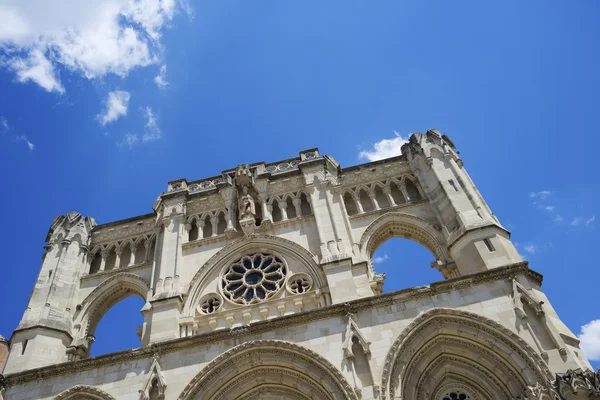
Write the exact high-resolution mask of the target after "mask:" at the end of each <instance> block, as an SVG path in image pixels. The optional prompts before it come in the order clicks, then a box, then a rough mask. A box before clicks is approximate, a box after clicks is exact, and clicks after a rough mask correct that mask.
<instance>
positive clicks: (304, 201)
mask: <svg viewBox="0 0 600 400" xmlns="http://www.w3.org/2000/svg"><path fill="white" fill-rule="evenodd" d="M300 212H301V213H302V216H303V217H305V216H307V215H311V214H312V210H311V209H310V203H309V202H308V198H307V197H306V194H304V193H300Z"/></svg>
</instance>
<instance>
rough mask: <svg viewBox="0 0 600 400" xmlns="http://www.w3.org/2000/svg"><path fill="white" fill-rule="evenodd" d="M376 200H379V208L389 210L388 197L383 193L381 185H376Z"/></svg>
mask: <svg viewBox="0 0 600 400" xmlns="http://www.w3.org/2000/svg"><path fill="white" fill-rule="evenodd" d="M375 200H377V204H378V205H379V208H387V207H389V206H390V202H389V201H388V198H387V196H386V195H385V193H383V189H382V188H381V186H379V185H375Z"/></svg>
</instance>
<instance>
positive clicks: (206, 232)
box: [202, 215, 213, 238]
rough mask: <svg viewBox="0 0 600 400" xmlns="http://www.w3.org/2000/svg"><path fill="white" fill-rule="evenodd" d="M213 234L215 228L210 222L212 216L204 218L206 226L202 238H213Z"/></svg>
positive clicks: (203, 228)
mask: <svg viewBox="0 0 600 400" xmlns="http://www.w3.org/2000/svg"><path fill="white" fill-rule="evenodd" d="M212 233H213V226H212V222H211V220H210V215H207V216H205V217H204V226H203V227H202V237H205V238H207V237H211V236H212Z"/></svg>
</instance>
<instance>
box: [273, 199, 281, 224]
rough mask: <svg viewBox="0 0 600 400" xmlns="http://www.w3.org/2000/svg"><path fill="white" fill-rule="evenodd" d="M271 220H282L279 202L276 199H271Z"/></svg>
mask: <svg viewBox="0 0 600 400" xmlns="http://www.w3.org/2000/svg"><path fill="white" fill-rule="evenodd" d="M272 217H273V222H279V221H281V220H282V218H283V217H282V215H281V209H280V208H279V202H278V201H277V200H273V212H272Z"/></svg>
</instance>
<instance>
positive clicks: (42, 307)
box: [5, 212, 96, 373]
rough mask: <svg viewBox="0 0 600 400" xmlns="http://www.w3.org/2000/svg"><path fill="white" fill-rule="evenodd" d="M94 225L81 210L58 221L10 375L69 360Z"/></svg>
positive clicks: (16, 339)
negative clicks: (75, 314) (80, 284)
mask: <svg viewBox="0 0 600 400" xmlns="http://www.w3.org/2000/svg"><path fill="white" fill-rule="evenodd" d="M95 225H96V223H95V221H94V219H93V218H90V217H84V216H82V215H81V214H79V213H77V212H71V213H69V214H67V215H62V216H58V217H56V218H55V219H54V222H53V223H52V226H51V227H50V230H49V231H48V235H47V236H46V243H47V244H46V246H45V253H44V256H43V257H42V267H41V269H40V273H39V275H38V278H37V281H36V283H35V287H34V289H33V292H32V294H31V297H30V298H29V303H28V305H27V308H26V310H25V313H24V314H23V318H22V319H21V322H20V323H19V325H18V326H17V329H16V330H15V332H14V333H13V336H12V338H11V352H10V355H9V357H8V361H7V363H6V368H5V370H6V371H5V372H6V373H11V372H15V371H20V370H22V369H24V368H28V369H31V368H37V367H42V366H45V365H50V364H55V363H57V362H61V361H67V353H66V349H67V347H68V346H69V345H70V343H71V340H72V338H73V324H72V320H73V314H74V312H75V307H76V304H75V298H76V293H77V291H78V290H79V278H80V276H81V275H82V274H83V273H85V272H86V271H85V269H86V265H87V258H86V257H87V252H88V245H89V242H90V233H91V230H92V228H93V227H94V226H95Z"/></svg>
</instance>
